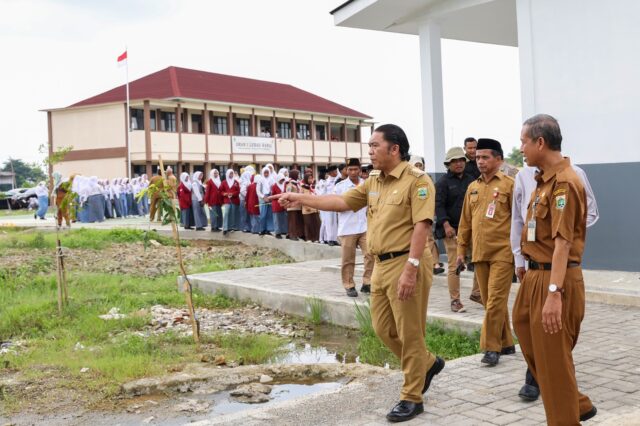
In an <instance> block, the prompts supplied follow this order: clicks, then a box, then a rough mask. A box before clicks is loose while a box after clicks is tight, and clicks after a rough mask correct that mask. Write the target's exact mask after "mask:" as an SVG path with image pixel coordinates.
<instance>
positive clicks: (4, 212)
mask: <svg viewBox="0 0 640 426" xmlns="http://www.w3.org/2000/svg"><path fill="white" fill-rule="evenodd" d="M35 212H36V211H35V210H27V209H18V210H9V209H2V210H0V217H12V216H27V217H29V216H31V217H33V214H34V213H35ZM54 214H55V209H54V208H53V207H49V209H48V210H47V217H48V218H51V217H53V215H54Z"/></svg>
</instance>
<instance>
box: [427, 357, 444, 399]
mask: <svg viewBox="0 0 640 426" xmlns="http://www.w3.org/2000/svg"><path fill="white" fill-rule="evenodd" d="M443 368H444V359H442V358H440V357H439V356H437V357H436V362H434V363H433V365H432V366H431V368H430V369H429V371H427V376H426V378H425V379H424V386H423V387H422V393H423V394H424V393H425V392H426V391H427V390H429V386H431V380H433V378H434V377H435V376H436V374H438V373H439V372H441V371H442V369H443Z"/></svg>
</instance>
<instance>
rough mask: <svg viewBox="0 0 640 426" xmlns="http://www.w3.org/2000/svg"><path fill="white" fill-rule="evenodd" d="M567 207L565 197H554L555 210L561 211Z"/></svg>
mask: <svg viewBox="0 0 640 426" xmlns="http://www.w3.org/2000/svg"><path fill="white" fill-rule="evenodd" d="M566 205H567V196H566V195H558V196H556V209H558V210H563V209H564V207H565V206H566Z"/></svg>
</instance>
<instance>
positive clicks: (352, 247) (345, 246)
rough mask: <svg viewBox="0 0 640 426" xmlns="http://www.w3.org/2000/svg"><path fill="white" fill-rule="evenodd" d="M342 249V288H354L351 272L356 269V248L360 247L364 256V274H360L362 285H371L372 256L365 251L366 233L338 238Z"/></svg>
mask: <svg viewBox="0 0 640 426" xmlns="http://www.w3.org/2000/svg"><path fill="white" fill-rule="evenodd" d="M338 240H339V241H340V246H341V247H342V265H341V268H340V269H341V273H342V285H343V286H344V288H353V287H355V286H356V283H355V281H353V271H354V270H355V267H356V248H357V247H360V250H361V251H362V255H363V256H364V273H363V274H362V284H363V285H368V284H371V273H372V272H373V256H371V255H370V254H369V252H368V251H367V233H366V232H363V233H362V234H353V235H342V236H340V237H338Z"/></svg>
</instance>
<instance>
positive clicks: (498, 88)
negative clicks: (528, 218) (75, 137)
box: [0, 0, 522, 162]
mask: <svg viewBox="0 0 640 426" xmlns="http://www.w3.org/2000/svg"><path fill="white" fill-rule="evenodd" d="M340 4H341V0H313V1H300V0H272V1H264V0H233V1H222V0H215V1H206V0H181V1H168V0H155V1H153V2H151V1H143V0H127V1H124V0H110V1H108V2H106V1H98V0H48V1H45V0H0V49H1V50H2V52H3V53H2V55H3V58H4V59H5V60H3V61H2V62H3V66H2V67H0V91H1V93H2V94H3V95H4V102H2V104H1V105H0V117H2V118H1V119H0V162H4V161H5V160H6V159H7V158H8V157H13V158H20V159H23V160H25V161H41V160H42V159H43V157H44V155H43V154H41V153H40V152H39V150H38V147H39V146H40V145H41V144H45V143H46V142H47V120H46V113H44V112H41V111H40V110H42V109H46V108H59V107H65V106H68V105H70V104H72V103H74V102H77V101H80V100H82V99H85V98H88V97H90V96H93V95H96V94H98V93H102V92H104V91H106V90H109V89H112V88H114V87H116V86H119V85H121V84H123V83H124V82H125V73H124V69H123V68H117V66H116V58H117V56H118V55H120V54H121V53H122V52H123V51H124V50H125V47H126V48H127V49H128V53H129V54H128V56H129V79H130V81H131V80H135V79H137V78H140V77H143V76H145V75H147V74H150V73H152V72H155V71H158V70H160V69H163V68H166V67H167V66H170V65H174V66H180V67H185V68H193V69H198V70H204V71H210V72H216V73H222V74H230V75H236V76H242V77H249V78H256V79H262V80H269V81H275V82H279V83H286V84H291V85H294V86H296V87H299V88H301V89H304V90H307V91H309V92H312V93H315V94H316V95H319V96H322V97H324V98H327V99H330V100H332V101H335V102H338V103H340V104H343V105H345V106H348V107H350V108H353V109H356V110H358V111H361V112H363V113H365V114H368V115H370V116H372V117H374V120H375V121H376V122H378V123H395V124H398V125H400V126H401V127H402V128H403V129H404V130H405V131H406V133H407V135H408V137H409V141H410V143H411V148H412V149H411V150H412V153H414V154H418V155H420V154H422V152H423V140H422V118H421V114H422V107H421V91H420V52H419V43H418V37H417V36H412V35H404V34H393V33H386V32H377V31H368V30H359V29H352V28H342V27H336V26H334V24H333V17H332V16H331V15H330V14H329V11H331V10H332V9H334V8H335V7H337V6H338V5H340ZM442 68H443V88H444V108H445V134H446V145H447V148H449V147H451V146H456V145H457V146H461V145H462V141H463V140H464V138H465V137H467V136H474V137H476V138H478V137H491V138H494V139H497V140H499V141H501V142H502V144H503V148H504V151H505V152H509V151H511V148H512V147H515V146H517V145H518V143H519V142H518V140H519V134H520V127H521V126H520V125H521V122H522V117H521V109H520V89H519V68H518V50H517V48H513V47H505V46H495V45H487V44H479V43H468V42H460V41H453V40H443V41H442Z"/></svg>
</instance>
